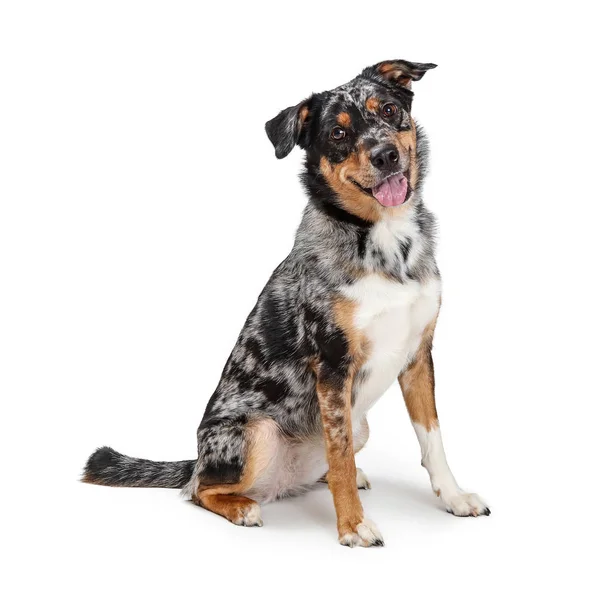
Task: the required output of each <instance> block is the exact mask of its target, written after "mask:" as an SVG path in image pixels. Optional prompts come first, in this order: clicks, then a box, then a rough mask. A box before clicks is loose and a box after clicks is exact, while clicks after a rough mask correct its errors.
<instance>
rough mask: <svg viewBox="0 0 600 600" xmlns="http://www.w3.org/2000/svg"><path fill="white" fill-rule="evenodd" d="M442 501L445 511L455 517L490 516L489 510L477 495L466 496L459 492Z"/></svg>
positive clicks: (444, 497)
mask: <svg viewBox="0 0 600 600" xmlns="http://www.w3.org/2000/svg"><path fill="white" fill-rule="evenodd" d="M442 500H443V502H444V504H445V505H446V510H447V511H448V512H449V513H452V514H453V515H456V516H457V517H479V516H481V515H485V516H487V515H489V514H491V511H490V509H489V508H488V507H487V506H486V504H485V502H484V501H483V500H482V499H481V498H480V497H479V496H478V495H477V494H466V493H464V492H460V493H458V494H454V495H452V496H444V495H443V494H442Z"/></svg>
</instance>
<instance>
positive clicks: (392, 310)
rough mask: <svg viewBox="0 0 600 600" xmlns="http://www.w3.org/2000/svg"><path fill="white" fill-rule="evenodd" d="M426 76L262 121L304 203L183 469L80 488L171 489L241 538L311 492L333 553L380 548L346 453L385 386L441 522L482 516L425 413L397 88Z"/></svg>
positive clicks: (108, 459)
mask: <svg viewBox="0 0 600 600" xmlns="http://www.w3.org/2000/svg"><path fill="white" fill-rule="evenodd" d="M435 66H436V65H434V64H431V63H426V64H423V63H413V62H408V61H405V60H389V61H384V62H381V63H378V64H376V65H373V66H371V67H368V68H366V69H364V70H363V71H362V73H360V75H358V76H357V77H356V78H354V79H353V80H351V81H350V82H349V83H346V84H344V85H342V86H340V87H337V88H335V89H333V90H330V91H326V92H322V93H316V94H313V95H312V96H310V97H309V98H307V99H306V100H303V101H302V102H300V103H299V104H296V105H295V106H292V107H290V108H287V109H285V110H283V111H281V112H280V113H279V114H278V115H277V116H276V117H275V118H273V119H272V120H270V121H268V122H267V124H266V126H265V129H266V133H267V136H268V137H269V140H270V141H271V142H272V144H273V146H274V148H275V155H276V157H277V158H284V157H285V156H287V155H288V154H289V153H290V152H291V151H292V149H293V148H294V147H295V146H299V147H300V148H301V149H303V150H304V151H305V165H304V170H303V173H302V174H301V180H302V183H303V185H304V188H305V189H306V192H307V195H308V200H309V201H308V204H307V206H306V208H305V210H304V213H303V217H302V221H301V224H300V227H299V229H298V231H297V234H296V239H295V244H294V247H293V249H292V251H291V253H290V254H289V255H288V257H287V258H286V259H285V260H284V261H283V262H282V263H281V264H280V265H279V266H278V267H277V268H276V269H275V271H274V272H273V274H272V276H271V278H270V279H269V281H268V283H267V284H266V286H265V288H264V290H263V291H262V293H261V294H260V296H259V298H258V301H257V303H256V306H255V307H254V309H253V310H252V312H251V313H250V315H249V317H248V319H247V321H246V323H245V325H244V327H243V329H242V332H241V333H240V335H239V338H238V340H237V342H236V344H235V347H234V348H233V351H232V353H231V355H230V357H229V359H228V360H227V363H226V365H225V368H224V370H223V373H222V375H221V379H220V381H219V384H218V386H217V389H216V390H215V392H214V394H213V395H212V397H211V398H210V401H209V402H208V405H207V407H206V412H205V414H204V417H203V419H202V422H201V423H200V426H199V428H198V434H197V439H198V458H197V459H195V460H187V461H181V462H153V461H149V460H144V459H138V458H131V457H128V456H124V455H122V454H119V453H118V452H116V451H114V450H113V449H112V448H108V447H103V448H99V449H98V450H96V452H95V453H94V454H92V455H91V456H90V458H89V459H88V461H87V464H86V466H85V471H84V475H83V481H85V482H89V483H95V484H101V485H110V486H137V487H167V488H182V489H183V492H184V494H186V495H187V497H189V498H190V499H191V500H192V501H193V502H194V503H195V504H197V505H198V506H201V507H203V508H205V509H208V510H209V511H212V512H214V513H217V514H219V515H222V516H223V517H225V518H226V519H228V520H229V521H231V522H232V523H235V524H236V525H243V526H246V527H251V526H261V525H262V524H263V522H262V519H261V510H260V504H262V503H265V502H269V501H272V500H275V499H277V498H281V497H284V496H289V495H292V494H298V493H300V492H302V491H304V490H307V489H309V488H311V487H313V486H315V485H316V484H317V483H318V482H319V481H326V483H327V484H328V486H329V488H330V490H331V493H332V496H333V502H334V505H335V510H336V515H337V529H338V534H339V541H340V543H341V544H343V545H345V546H351V547H352V546H365V547H367V546H381V545H383V537H382V535H381V533H380V532H379V530H378V528H377V526H376V525H375V524H374V523H373V522H372V521H370V520H369V519H367V518H366V517H365V515H364V512H363V508H362V505H361V502H360V498H359V495H358V491H357V490H358V488H369V487H370V484H369V481H368V479H367V477H366V476H365V474H364V473H363V472H362V471H361V470H360V469H357V468H356V465H355V460H354V454H355V453H356V452H358V451H359V450H360V449H361V448H362V447H363V446H364V445H365V443H366V442H367V438H368V436H369V427H368V424H367V413H368V411H369V409H370V408H371V407H372V406H373V404H374V403H375V402H376V401H377V400H378V398H379V397H380V396H381V395H382V394H383V393H384V392H385V391H386V390H387V389H388V388H389V387H390V386H391V385H392V383H393V382H394V381H395V380H398V381H399V384H400V387H401V389H402V393H403V395H404V400H405V403H406V406H407V409H408V413H409V416H410V419H411V421H412V424H413V426H414V429H415V432H416V434H417V438H418V441H419V444H420V446H421V454H422V465H423V466H424V467H425V468H426V469H427V471H428V472H429V476H430V479H431V486H432V488H433V491H434V493H435V494H436V495H437V496H438V497H439V498H440V500H441V501H442V502H443V504H444V506H445V507H446V510H447V511H448V512H450V513H452V514H454V515H457V516H479V515H489V514H490V510H489V508H488V507H487V505H486V504H485V503H484V502H483V500H482V499H481V498H480V497H479V496H477V495H476V494H470V493H465V492H464V491H463V490H462V489H461V488H460V487H459V486H458V485H457V483H456V480H455V479H454V477H453V475H452V472H451V471H450V468H449V467H448V464H447V462H446V457H445V454H444V449H443V445H442V438H441V434H440V427H439V423H438V417H437V412H436V405H435V399H434V368H433V361H432V356H431V348H432V340H433V334H434V329H435V325H436V320H437V316H438V311H439V308H440V298H441V280H440V273H439V271H438V267H437V265H436V261H435V257H434V250H435V221H434V217H433V215H432V214H431V213H430V212H429V211H428V210H427V208H426V207H425V206H424V204H423V199H422V186H423V180H424V177H425V174H426V170H427V154H428V144H427V140H426V137H425V134H424V132H423V130H422V128H421V127H420V126H419V125H418V124H417V123H416V122H415V121H414V119H413V118H412V116H411V105H412V100H413V91H412V89H411V88H412V83H413V82H414V81H418V80H420V79H421V78H422V77H423V76H424V75H425V73H426V72H427V71H429V70H430V69H433V68H434V67H435Z"/></svg>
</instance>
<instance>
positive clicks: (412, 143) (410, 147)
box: [395, 117, 419, 190]
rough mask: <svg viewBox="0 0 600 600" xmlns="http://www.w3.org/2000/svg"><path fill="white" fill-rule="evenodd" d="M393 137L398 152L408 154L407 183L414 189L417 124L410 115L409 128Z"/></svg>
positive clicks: (417, 172) (417, 178)
mask: <svg viewBox="0 0 600 600" xmlns="http://www.w3.org/2000/svg"><path fill="white" fill-rule="evenodd" d="M395 137H396V143H397V145H398V146H399V149H400V152H403V153H405V154H408V158H409V164H410V177H409V183H410V187H412V188H413V190H414V189H415V187H416V185H417V182H418V180H419V163H418V161H417V126H416V124H415V122H414V120H413V118H412V117H411V118H410V130H409V131H399V132H398V133H397V134H396V136H395Z"/></svg>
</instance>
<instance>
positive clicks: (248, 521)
mask: <svg viewBox="0 0 600 600" xmlns="http://www.w3.org/2000/svg"><path fill="white" fill-rule="evenodd" d="M232 523H234V524H235V525H240V526H242V527H262V526H263V522H262V519H261V517H260V506H259V505H258V504H256V503H253V504H251V505H249V506H248V507H244V508H242V509H240V514H239V516H238V517H237V518H236V519H234V520H233V521H232Z"/></svg>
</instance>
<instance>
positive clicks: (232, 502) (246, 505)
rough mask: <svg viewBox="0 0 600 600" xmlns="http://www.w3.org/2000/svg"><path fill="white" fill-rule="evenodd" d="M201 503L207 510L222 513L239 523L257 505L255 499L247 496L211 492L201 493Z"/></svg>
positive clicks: (233, 521)
mask: <svg viewBox="0 0 600 600" xmlns="http://www.w3.org/2000/svg"><path fill="white" fill-rule="evenodd" d="M200 503H201V505H202V507H203V508H206V510H210V511H211V512H214V513H216V514H218V515H221V516H222V517H225V518H226V519H227V520H228V521H231V522H232V523H236V524H237V525H239V524H241V522H242V521H243V519H244V516H245V515H246V514H248V512H249V511H250V510H251V509H252V508H254V507H255V506H256V505H257V503H256V502H255V501H254V500H250V498H246V497H245V496H234V495H233V494H209V493H207V492H203V493H202V494H201V495H200Z"/></svg>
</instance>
